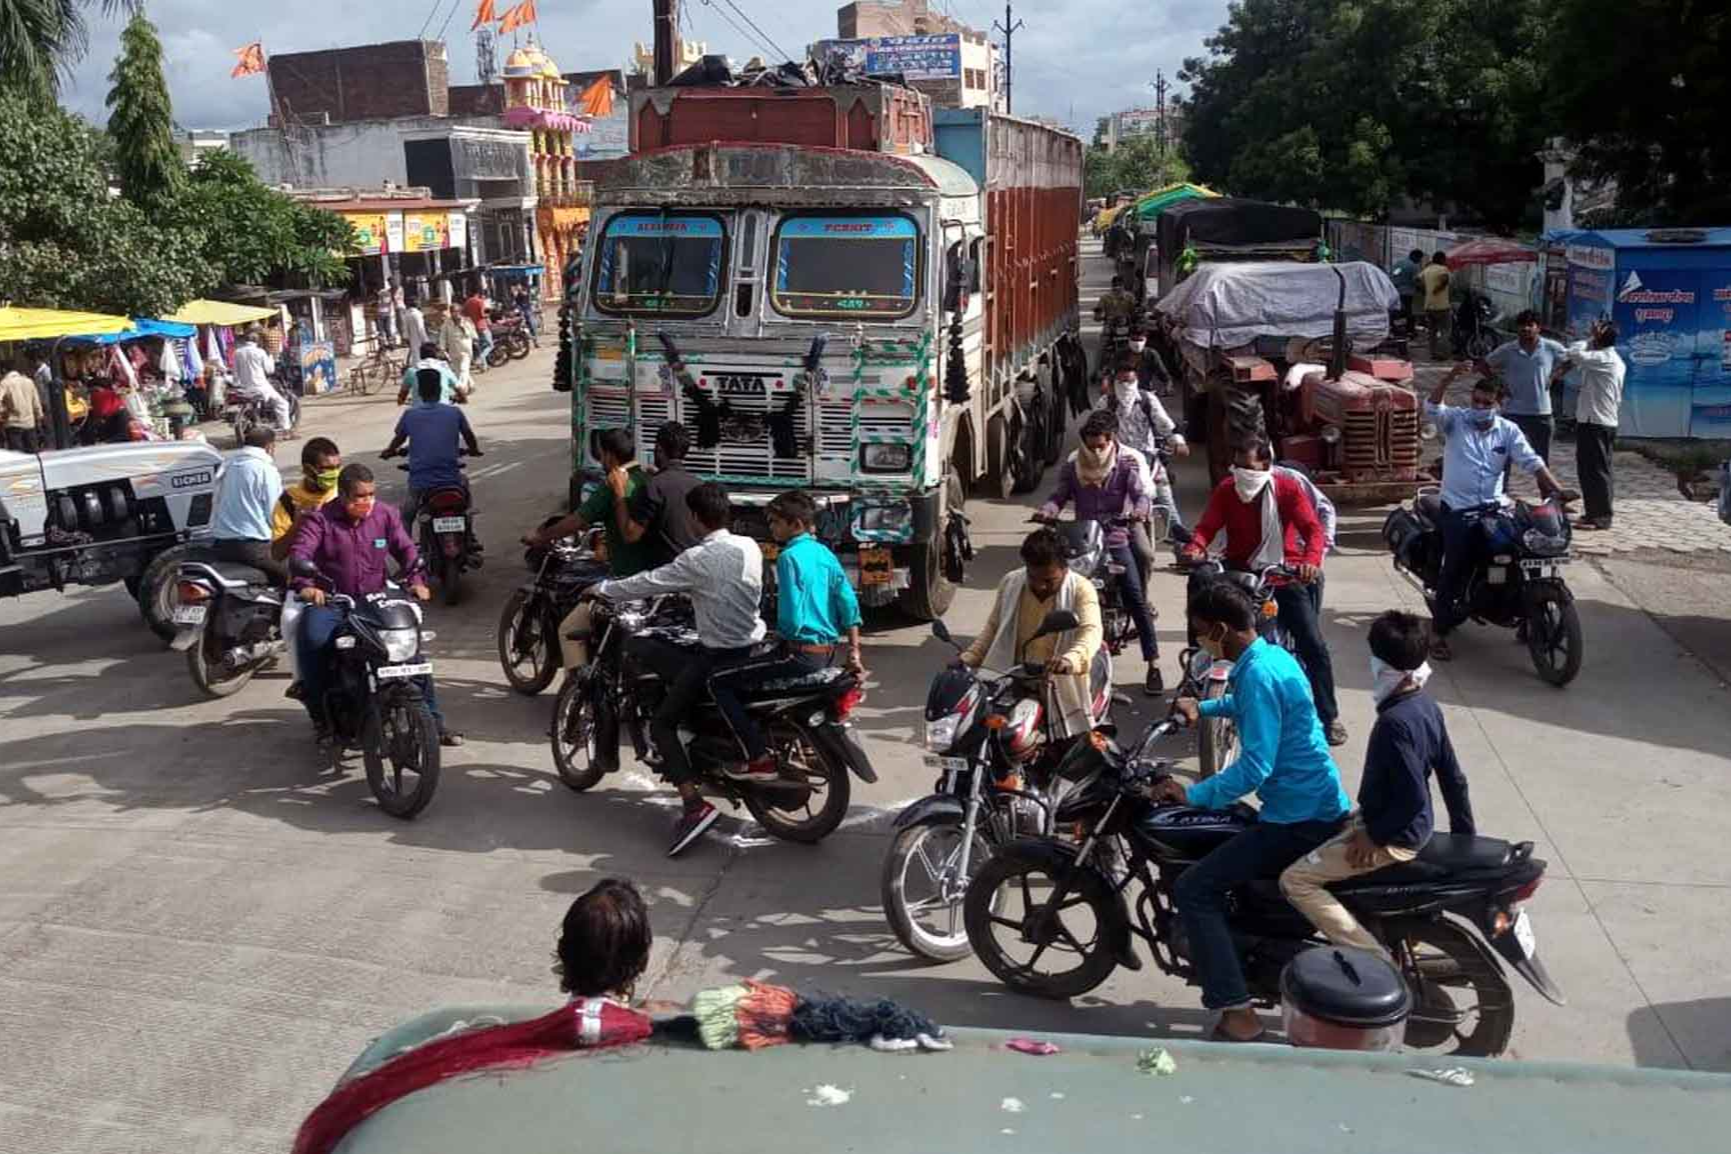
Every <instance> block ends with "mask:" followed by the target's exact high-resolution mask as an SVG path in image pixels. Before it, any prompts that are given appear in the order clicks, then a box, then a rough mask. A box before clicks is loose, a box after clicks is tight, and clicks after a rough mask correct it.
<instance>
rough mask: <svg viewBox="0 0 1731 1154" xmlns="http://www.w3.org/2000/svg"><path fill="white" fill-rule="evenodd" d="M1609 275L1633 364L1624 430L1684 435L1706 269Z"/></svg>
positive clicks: (1624, 270)
mask: <svg viewBox="0 0 1731 1154" xmlns="http://www.w3.org/2000/svg"><path fill="white" fill-rule="evenodd" d="M1580 271H1586V270H1580ZM1610 275H1611V276H1614V277H1615V286H1616V287H1615V301H1614V303H1613V305H1612V312H1611V317H1612V319H1613V320H1615V321H1616V322H1617V332H1618V340H1617V351H1618V352H1620V353H1622V354H1623V360H1624V361H1625V362H1626V363H1627V364H1628V368H1629V371H1628V376H1627V377H1626V378H1625V381H1624V385H1623V414H1622V422H1621V428H1622V431H1623V432H1624V433H1625V434H1628V435H1629V436H1635V437H1686V436H1688V435H1689V425H1690V418H1691V408H1692V406H1693V403H1694V390H1695V364H1696V350H1697V347H1698V346H1699V344H1700V343H1701V342H1700V340H1699V338H1698V329H1699V328H1700V326H1699V324H1698V323H1697V316H1698V313H1699V303H1700V296H1701V283H1702V282H1701V275H1702V274H1701V273H1700V272H1699V271H1697V270H1695V269H1671V268H1667V269H1657V268H1647V269H1640V268H1628V267H1621V268H1618V269H1616V270H1615V271H1614V272H1613V273H1611V274H1610ZM1715 331H1722V330H1715Z"/></svg>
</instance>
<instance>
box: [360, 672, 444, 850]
mask: <svg viewBox="0 0 1731 1154" xmlns="http://www.w3.org/2000/svg"><path fill="white" fill-rule="evenodd" d="M372 726H373V729H374V732H373V733H371V734H369V735H368V740H365V741H363V742H362V743H361V749H362V753H361V757H362V760H363V761H364V762H365V763H366V767H367V786H368V788H370V789H371V790H372V791H373V796H374V797H375V798H377V799H378V802H379V808H380V809H382V810H384V811H385V812H386V813H388V814H390V815H391V816H392V817H396V818H402V819H403V820H404V821H407V820H408V819H410V818H412V817H414V816H415V815H416V814H418V813H420V812H421V811H422V810H423V809H426V808H427V806H428V804H430V803H431V802H432V800H433V791H434V790H435V789H437V788H438V786H439V727H438V725H437V724H436V723H434V721H433V711H432V710H431V709H429V708H427V703H426V702H425V701H424V700H422V699H421V697H420V696H419V695H418V694H417V695H411V694H408V693H402V694H397V695H394V696H392V697H389V698H386V699H385V700H382V701H380V702H379V703H378V712H377V714H376V715H375V717H374V720H373V723H372ZM387 763H388V765H387Z"/></svg>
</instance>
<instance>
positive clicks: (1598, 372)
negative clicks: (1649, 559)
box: [1557, 320, 1628, 529]
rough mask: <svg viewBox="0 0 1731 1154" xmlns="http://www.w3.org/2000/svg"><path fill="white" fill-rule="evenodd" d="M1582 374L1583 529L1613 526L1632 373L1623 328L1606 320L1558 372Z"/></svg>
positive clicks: (1579, 462) (1578, 434)
mask: <svg viewBox="0 0 1731 1154" xmlns="http://www.w3.org/2000/svg"><path fill="white" fill-rule="evenodd" d="M1568 368H1579V369H1580V370H1581V395H1580V399H1579V401H1578V402H1577V404H1576V406H1575V472H1576V473H1577V474H1578V475H1579V476H1580V478H1581V503H1582V504H1583V505H1584V506H1585V507H1586V512H1585V515H1584V516H1583V517H1582V518H1581V519H1580V520H1578V521H1576V522H1575V527H1576V528H1577V529H1609V528H1610V527H1611V497H1612V490H1613V487H1614V486H1613V479H1612V476H1611V454H1612V450H1613V449H1614V448H1615V446H1616V442H1617V425H1618V423H1619V422H1620V421H1621V420H1622V407H1623V377H1624V375H1625V373H1626V372H1627V371H1628V369H1627V366H1626V365H1624V364H1623V358H1622V357H1621V356H1619V355H1618V353H1617V326H1616V325H1615V324H1614V323H1612V322H1611V321H1608V320H1605V321H1600V322H1599V323H1598V324H1596V325H1594V326H1593V332H1592V335H1591V337H1589V339H1587V340H1584V341H1576V342H1575V343H1574V344H1572V345H1570V346H1569V348H1568V352H1567V354H1566V355H1565V357H1564V361H1563V364H1561V365H1559V366H1558V368H1557V373H1558V374H1559V375H1560V374H1561V373H1562V372H1563V371H1564V370H1565V369H1568Z"/></svg>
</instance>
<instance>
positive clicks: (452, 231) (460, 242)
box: [445, 212, 469, 249]
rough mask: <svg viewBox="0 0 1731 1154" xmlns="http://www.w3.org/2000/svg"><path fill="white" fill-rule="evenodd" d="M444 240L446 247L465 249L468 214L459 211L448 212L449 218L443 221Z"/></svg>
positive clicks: (467, 232)
mask: <svg viewBox="0 0 1731 1154" xmlns="http://www.w3.org/2000/svg"><path fill="white" fill-rule="evenodd" d="M445 241H446V244H445V247H446V248H462V249H466V248H468V247H469V217H468V214H466V213H461V212H453V213H450V214H449V219H448V220H447V221H446V222H445Z"/></svg>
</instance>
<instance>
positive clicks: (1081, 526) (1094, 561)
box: [1029, 516, 1153, 657]
mask: <svg viewBox="0 0 1731 1154" xmlns="http://www.w3.org/2000/svg"><path fill="white" fill-rule="evenodd" d="M1029 520H1030V521H1031V522H1032V523H1034V524H1036V525H1045V526H1047V527H1048V528H1050V529H1052V530H1054V531H1055V532H1056V533H1057V534H1058V536H1059V538H1060V539H1061V540H1062V541H1063V542H1064V564H1065V565H1066V566H1067V567H1068V568H1069V570H1070V572H1072V573H1074V574H1076V575H1077V576H1079V577H1085V578H1087V579H1088V580H1089V581H1090V582H1091V583H1092V584H1093V586H1094V589H1095V590H1096V591H1097V592H1098V594H1099V597H1100V626H1101V629H1102V631H1103V636H1102V639H1101V642H1102V646H1103V647H1104V648H1105V649H1106V650H1107V651H1108V652H1109V653H1111V655H1112V656H1113V657H1116V656H1118V655H1119V654H1120V653H1122V652H1124V650H1125V648H1126V647H1127V646H1128V645H1129V644H1130V642H1132V641H1134V640H1135V639H1136V622H1135V620H1134V619H1133V618H1132V617H1131V616H1130V610H1129V609H1128V608H1127V607H1126V606H1125V605H1124V596H1123V594H1122V593H1120V592H1119V590H1118V578H1119V577H1120V576H1122V575H1123V573H1124V567H1123V566H1122V565H1120V564H1118V562H1116V561H1114V560H1112V555H1111V554H1110V553H1108V552H1107V551H1106V531H1107V529H1109V528H1121V527H1123V526H1124V525H1126V524H1127V522H1125V521H1122V520H1118V519H1113V520H1112V521H1110V522H1108V523H1107V524H1106V525H1102V524H1101V523H1100V522H1098V521H1089V520H1080V521H1060V520H1057V519H1056V518H1047V517H1039V516H1035V517H1031V518H1029ZM1149 612H1153V606H1152V605H1150V606H1149Z"/></svg>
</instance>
